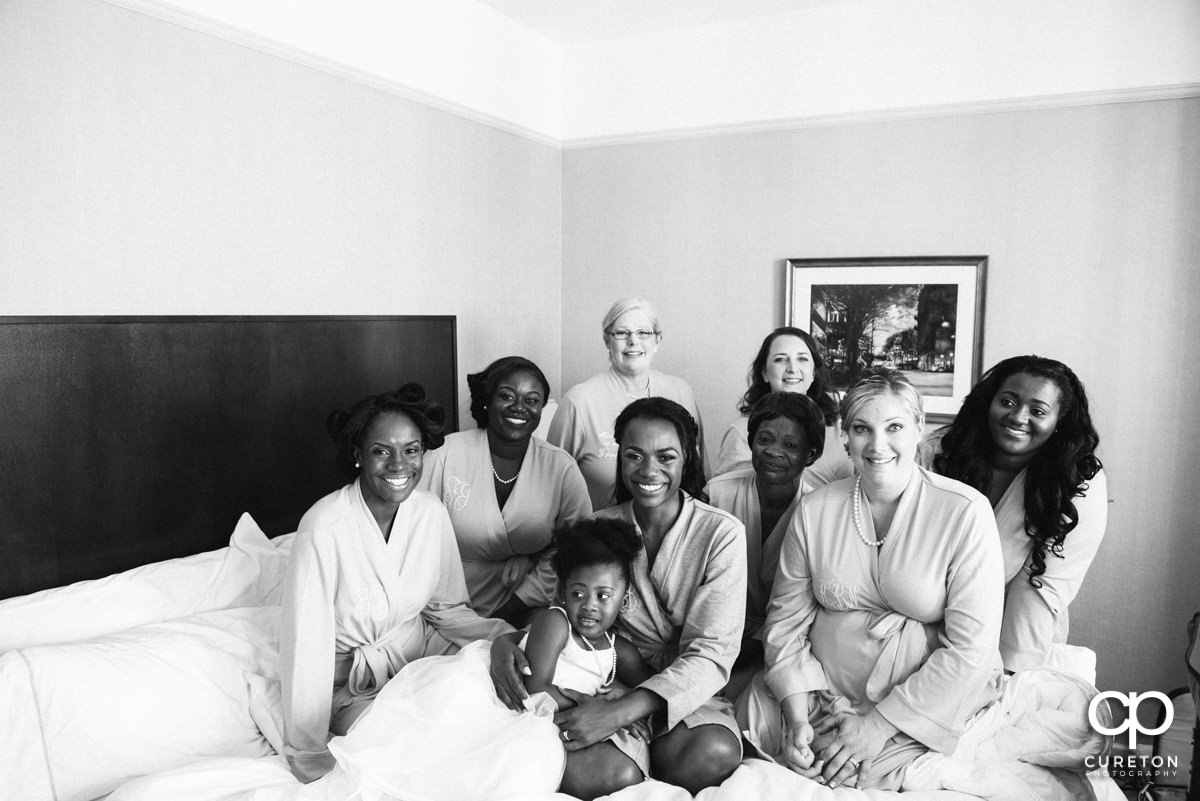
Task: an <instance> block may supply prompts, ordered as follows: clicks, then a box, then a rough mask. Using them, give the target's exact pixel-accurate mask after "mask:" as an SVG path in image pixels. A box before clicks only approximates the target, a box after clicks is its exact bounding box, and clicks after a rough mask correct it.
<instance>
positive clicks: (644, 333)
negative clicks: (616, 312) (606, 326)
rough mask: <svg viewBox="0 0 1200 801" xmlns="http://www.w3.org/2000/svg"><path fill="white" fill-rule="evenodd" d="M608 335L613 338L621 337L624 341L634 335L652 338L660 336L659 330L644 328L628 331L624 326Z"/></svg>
mask: <svg viewBox="0 0 1200 801" xmlns="http://www.w3.org/2000/svg"><path fill="white" fill-rule="evenodd" d="M608 335H609V336H610V337H612V338H613V339H619V340H620V341H622V342H624V341H625V340H627V339H629V338H630V337H633V338H634V339H650V338H652V337H656V336H658V332H657V331H647V330H646V329H644V328H643V329H639V330H637V331H626V330H625V329H624V328H618V329H617V330H616V331H609V332H608Z"/></svg>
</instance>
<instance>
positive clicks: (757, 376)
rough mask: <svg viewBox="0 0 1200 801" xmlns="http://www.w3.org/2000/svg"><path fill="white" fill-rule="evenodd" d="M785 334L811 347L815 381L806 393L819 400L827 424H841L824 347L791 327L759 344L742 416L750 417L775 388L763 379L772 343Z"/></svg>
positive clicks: (778, 330)
mask: <svg viewBox="0 0 1200 801" xmlns="http://www.w3.org/2000/svg"><path fill="white" fill-rule="evenodd" d="M784 335H791V336H794V337H800V339H802V340H804V344H805V345H807V346H808V350H809V352H810V353H812V357H813V380H812V384H810V385H809V387H808V391H807V392H805V393H804V394H805V395H808V397H810V398H812V399H813V400H814V401H816V403H817V406H818V407H819V408H820V410H821V413H822V414H823V415H824V416H825V425H827V426H831V425H834V424H835V423H836V422H837V415H838V407H837V402H836V401H835V400H834V399H833V397H832V396H831V395H830V394H829V374H828V373H827V372H826V369H825V357H824V356H822V355H821V348H820V346H819V345H817V341H816V340H815V339H813V338H812V335H811V334H809V333H808V332H807V331H802V330H800V329H799V328H795V327H793V326H790V325H785V326H782V327H780V328H776V329H775V330H774V331H772V332H771V333H769V334H767V338H766V339H764V340H763V341H762V344H761V345H759V347H758V355H756V356H755V357H754V361H752V362H750V369H749V370H747V371H746V387H747V389H746V394H744V395H742V398H741V400H739V401H738V404H737V408H738V411H739V412H741V413H742V414H749V413H750V409H751V407H753V406H754V404H755V403H757V402H758V399H759V398H761V397H762V396H763V395H766V394H767V393H768V392H770V391H771V385H770V384H768V383H767V380H766V379H765V378H763V370H765V369H766V367H767V355H768V354H769V353H770V352H771V343H772V342H774V341H775V338H776V337H780V336H784Z"/></svg>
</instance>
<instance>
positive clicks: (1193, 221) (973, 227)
mask: <svg viewBox="0 0 1200 801" xmlns="http://www.w3.org/2000/svg"><path fill="white" fill-rule="evenodd" d="M1197 131H1200V100H1195V99H1189V100H1170V101H1153V102H1137V103H1127V104H1121V105H1105V106H1092V107H1079V108H1060V109H1047V110H1036V111H1021V112H1007V113H993V114H979V115H964V116H946V117H941V118H927V119H912V120H907V121H893V122H877V123H864V124H858V125H846V126H840V127H838V126H834V127H819V128H810V129H802V130H793V131H779V132H768V133H752V134H738V135H727V136H712V137H696V138H688V139H683V140H675V141H661V142H646V143H637V144H623V145H611V146H603V147H589V148H585V149H578V150H567V151H566V152H565V153H564V159H563V198H564V206H563V311H564V315H563V321H564V325H563V338H562V348H563V350H562V352H563V379H564V384H565V385H566V386H570V385H572V384H574V383H576V382H578V381H580V380H582V379H584V378H586V377H587V376H588V375H590V374H592V373H594V372H595V371H597V370H598V369H600V368H601V367H602V366H603V364H604V354H603V351H602V350H601V344H600V337H599V333H598V330H597V329H598V326H599V321H600V318H601V316H602V315H603V313H604V311H605V309H606V307H607V305H608V304H609V303H610V302H611V301H612V300H613V299H615V298H617V297H620V296H624V295H628V294H632V293H640V294H644V295H646V296H647V297H649V298H651V299H652V300H653V301H654V302H655V303H656V304H657V306H658V309H659V311H660V314H661V316H662V319H663V326H664V330H665V335H664V338H663V342H662V345H661V348H660V351H659V355H658V357H657V359H656V361H655V366H656V367H658V368H660V369H662V370H664V371H665V372H668V373H673V374H676V375H680V376H683V377H685V378H686V379H687V380H688V381H690V382H691V384H692V386H693V387H694V388H695V390H696V393H697V395H698V396H699V399H700V404H701V410H702V414H703V415H704V418H705V423H706V428H707V430H708V432H709V449H710V453H712V454H715V449H716V446H717V443H718V442H719V437H720V435H721V433H722V432H723V431H724V429H725V428H726V427H727V426H728V425H729V423H730V422H731V420H732V419H733V417H734V415H735V414H736V412H735V410H734V404H735V402H736V400H737V398H738V396H739V394H740V392H741V391H742V390H743V389H744V386H745V372H746V368H747V366H748V363H749V361H750V359H751V358H752V356H753V354H754V350H755V348H756V346H757V344H758V343H759V342H760V341H761V338H762V336H763V335H764V334H765V333H766V332H767V331H768V330H770V329H771V328H772V327H774V326H777V325H780V324H782V323H783V315H784V278H783V276H784V266H783V260H784V259H786V258H802V257H834V256H849V257H853V256H860V257H865V256H908V255H913V256H920V255H939V254H945V255H971V254H985V255H987V256H988V257H989V259H990V261H989V267H988V270H989V271H988V278H987V295H986V302H987V308H986V313H985V323H984V332H985V339H984V359H983V361H984V364H985V366H986V365H991V364H994V363H995V362H997V361H998V360H1000V359H1002V358H1005V357H1008V356H1012V355H1016V354H1021V353H1031V352H1032V353H1038V354H1041V355H1044V356H1050V357H1054V358H1058V359H1061V360H1063V361H1065V362H1066V363H1068V364H1069V365H1071V366H1072V367H1073V368H1074V369H1075V370H1076V371H1077V372H1078V374H1079V375H1080V377H1081V378H1082V380H1083V381H1084V382H1085V384H1086V386H1087V388H1088V391H1089V396H1090V398H1091V401H1092V410H1093V414H1094V417H1095V420H1096V423H1097V425H1098V427H1099V430H1100V434H1101V438H1102V442H1101V449H1100V455H1101V457H1102V459H1103V461H1104V463H1105V465H1106V471H1107V474H1108V480H1109V490H1110V498H1111V501H1112V502H1111V505H1110V507H1109V510H1110V517H1109V526H1108V533H1107V536H1106V538H1105V541H1104V544H1103V546H1102V548H1101V550H1100V553H1099V556H1098V557H1097V559H1096V562H1095V564H1094V565H1093V567H1092V570H1091V572H1090V574H1089V576H1088V581H1087V583H1086V585H1085V586H1084V588H1083V591H1082V592H1081V593H1080V595H1079V597H1078V598H1077V599H1076V601H1075V603H1074V604H1073V605H1072V631H1071V640H1072V642H1074V643H1077V644H1080V645H1086V646H1088V647H1090V648H1093V649H1094V650H1095V651H1096V652H1097V653H1098V654H1099V656H1100V659H1099V683H1100V685H1101V686H1102V687H1104V688H1108V689H1117V690H1122V691H1128V690H1135V689H1151V688H1153V689H1160V690H1168V689H1171V688H1174V687H1177V686H1182V685H1184V684H1185V683H1186V674H1185V672H1184V668H1183V661H1182V649H1183V647H1184V643H1185V642H1186V622H1187V620H1188V618H1189V617H1190V615H1191V614H1193V613H1194V612H1196V611H1200V585H1198V584H1197V582H1196V576H1197V575H1200V544H1198V541H1197V540H1198V535H1200V526H1198V524H1197V523H1196V518H1195V512H1194V509H1195V503H1194V496H1195V494H1196V478H1195V476H1196V469H1195V466H1194V460H1195V454H1196V453H1198V452H1200V428H1198V427H1197V426H1196V425H1195V423H1194V417H1195V415H1194V412H1193V411H1192V410H1191V406H1192V405H1193V403H1192V402H1193V400H1194V399H1195V398H1196V397H1197V392H1198V390H1200V380H1198V379H1197V372H1196V370H1195V369H1194V362H1195V359H1194V357H1193V356H1192V354H1191V349H1192V345H1193V343H1195V342H1197V341H1200V315H1198V314H1197V313H1196V311H1195V309H1196V308H1197V306H1198V305H1200V281H1197V280H1196V275H1197V268H1198V267H1200V226H1198V225H1197V220H1200V138H1198V135H1197Z"/></svg>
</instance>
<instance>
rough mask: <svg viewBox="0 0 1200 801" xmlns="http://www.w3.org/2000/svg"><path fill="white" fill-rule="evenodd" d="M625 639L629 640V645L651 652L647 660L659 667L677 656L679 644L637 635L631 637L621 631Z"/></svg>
mask: <svg viewBox="0 0 1200 801" xmlns="http://www.w3.org/2000/svg"><path fill="white" fill-rule="evenodd" d="M621 633H622V634H623V635H624V636H625V639H627V640H629V643H630V645H632V646H633V647H634V648H636V649H638V650H639V651H641V652H642V653H643V654H653V655H654V656H653V657H650V658H649V659H648V660H647V661H648V662H650V663H651V664H652V665H655V666H656V667H659V668H660V669H661V666H663V665H667V664H670V663H671V662H674V661H675V660H676V659H678V658H679V646H677V645H672V644H670V643H665V642H651V641H650V640H645V639H641V638H639V637H631V636H630V635H629V634H628V633H627V632H621Z"/></svg>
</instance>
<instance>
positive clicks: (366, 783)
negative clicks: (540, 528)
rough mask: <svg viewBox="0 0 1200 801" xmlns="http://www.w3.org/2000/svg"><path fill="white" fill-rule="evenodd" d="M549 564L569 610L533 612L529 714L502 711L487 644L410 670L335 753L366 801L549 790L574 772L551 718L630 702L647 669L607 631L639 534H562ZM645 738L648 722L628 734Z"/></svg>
mask: <svg viewBox="0 0 1200 801" xmlns="http://www.w3.org/2000/svg"><path fill="white" fill-rule="evenodd" d="M555 547H556V549H557V550H556V553H555V555H554V557H553V558H552V562H551V563H552V564H553V566H554V569H555V572H556V574H557V575H558V584H559V587H558V595H559V597H560V598H561V599H562V606H552V607H550V608H548V609H543V610H540V611H539V612H537V613H536V614H535V615H534V617H533V619H532V621H531V623H530V627H529V633H528V634H527V635H526V636H525V638H524V639H523V640H522V643H521V646H522V648H523V649H524V650H525V651H526V654H527V656H528V659H529V663H530V673H529V675H527V676H526V677H525V679H524V681H525V686H526V689H527V690H528V691H529V693H530V697H529V698H528V699H527V701H526V709H527V710H528V711H527V712H524V713H518V712H513V711H512V710H510V709H508V708H507V707H505V706H504V705H503V704H502V703H501V702H500V701H499V700H498V699H497V698H496V694H495V691H494V690H493V688H492V684H491V679H490V678H489V675H488V664H489V652H490V648H491V643H489V642H486V641H480V642H475V643H471V644H470V645H468V646H466V647H465V648H463V649H462V650H461V651H459V653H458V654H455V655H453V656H436V657H427V658H425V659H420V660H417V661H415V662H413V663H411V664H409V665H406V666H405V667H404V668H403V669H402V670H401V671H400V672H399V673H397V674H396V676H395V678H393V679H392V680H391V681H390V682H388V684H387V685H385V686H384V689H383V690H382V691H381V692H380V694H379V697H378V698H377V699H376V700H375V702H374V703H373V704H372V705H371V707H370V708H369V709H368V710H367V711H366V712H365V713H364V714H363V716H362V717H361V718H359V720H358V721H357V722H356V723H355V724H354V726H353V727H352V728H351V729H350V731H349V732H348V733H347V734H346V735H345V736H344V737H335V738H334V739H333V740H332V741H331V742H330V743H329V750H330V751H331V752H332V753H333V755H334V756H335V757H336V758H337V762H338V769H337V770H335V773H337V774H342V775H340V776H338V777H336V779H334V780H335V781H336V782H337V783H339V784H342V783H344V782H345V780H346V779H347V778H349V779H351V780H352V781H353V783H354V784H355V785H356V789H357V790H358V792H359V793H360V794H361V797H362V798H363V800H364V801H376V800H377V799H386V798H399V799H406V798H421V799H430V801H433V800H434V799H447V801H449V800H450V799H454V800H455V801H458V800H460V799H461V800H463V801H469V800H470V799H487V798H499V797H504V796H507V795H510V794H517V793H534V792H539V791H544V792H553V791H554V790H555V789H557V788H558V786H559V784H560V783H561V781H562V777H563V772H564V770H565V769H566V765H567V752H566V751H565V750H564V743H565V742H569V740H570V733H569V732H565V731H564V732H560V731H559V729H558V727H557V726H556V725H555V724H554V713H555V712H556V711H557V710H559V709H565V708H568V707H572V706H574V705H575V700H574V699H575V698H577V697H579V696H582V695H595V694H597V693H606V694H610V695H615V696H616V697H619V695H623V694H624V693H626V692H629V689H628V688H630V687H636V686H637V685H638V684H640V683H641V682H642V681H644V680H645V679H646V678H648V677H649V676H650V675H651V673H652V671H651V670H650V668H649V667H648V666H647V665H646V663H645V661H644V660H643V659H642V657H641V655H640V654H639V653H638V651H637V649H636V648H634V647H633V645H632V644H630V643H629V642H628V641H627V640H625V639H624V638H623V637H620V636H617V635H615V634H614V633H613V632H612V631H611V629H612V627H613V624H614V623H615V622H616V619H617V616H618V614H619V613H620V612H621V610H622V609H623V608H628V606H629V604H630V603H633V602H634V601H633V598H632V596H630V595H628V590H629V586H630V584H629V571H630V564H631V562H632V560H633V558H634V556H635V555H636V554H637V552H638V550H639V549H640V548H641V538H640V537H639V536H638V534H637V531H636V530H635V529H634V528H633V526H632V525H630V524H629V523H627V522H625V521H623V520H615V519H600V520H580V521H576V522H575V523H572V524H569V525H567V526H565V527H563V528H561V529H559V530H558V531H556V533H555ZM630 728H631V730H632V731H633V733H634V734H635V735H641V736H648V731H649V729H648V727H647V725H646V724H645V722H639V723H638V724H635V725H634V726H633V727H630Z"/></svg>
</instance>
